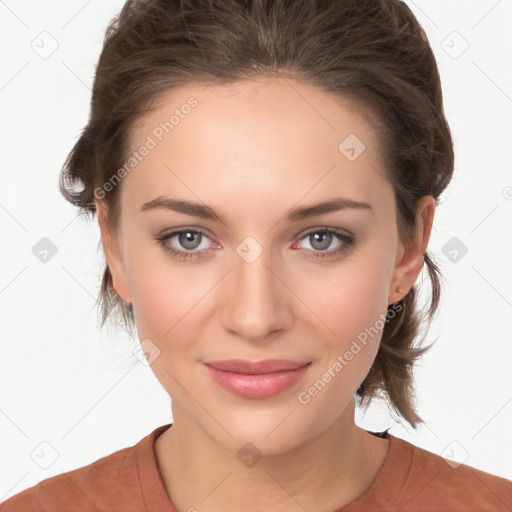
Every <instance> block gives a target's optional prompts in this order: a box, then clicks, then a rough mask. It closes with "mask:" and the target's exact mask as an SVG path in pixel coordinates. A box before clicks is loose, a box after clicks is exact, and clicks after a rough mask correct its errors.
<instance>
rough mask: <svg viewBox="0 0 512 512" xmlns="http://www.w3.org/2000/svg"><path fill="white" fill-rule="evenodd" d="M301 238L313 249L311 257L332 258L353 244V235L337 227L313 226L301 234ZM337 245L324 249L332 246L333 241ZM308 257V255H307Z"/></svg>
mask: <svg viewBox="0 0 512 512" xmlns="http://www.w3.org/2000/svg"><path fill="white" fill-rule="evenodd" d="M301 240H306V241H307V242H308V243H309V244H310V246H311V247H312V250H313V256H312V257H313V258H316V259H318V258H322V259H326V258H333V257H336V256H339V255H340V254H341V253H343V252H345V251H346V250H347V249H348V248H349V247H350V246H351V245H353V244H354V241H355V239H354V237H353V236H352V235H350V234H349V233H347V232H346V231H343V230H341V229H338V228H315V229H313V230H310V231H308V232H307V233H306V234H305V235H303V237H302V239H301ZM336 241H338V245H337V246H335V248H334V249H331V250H326V249H328V248H329V247H332V245H333V242H334V243H336ZM308 257H310V256H308Z"/></svg>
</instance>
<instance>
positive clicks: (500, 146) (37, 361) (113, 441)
mask: <svg viewBox="0 0 512 512" xmlns="http://www.w3.org/2000/svg"><path fill="white" fill-rule="evenodd" d="M123 3H124V2H123V1H122V0H115V1H114V0H109V1H108V2H106V1H104V0H103V1H100V0H89V1H84V0H68V1H66V2H63V1H61V2H57V1H45V2H42V1H37V2H36V1H35V0H30V1H28V0H26V1H21V0H6V1H2V2H0V40H1V48H2V50H1V52H2V53H1V55H2V61H1V69H0V108H1V117H0V135H1V141H2V146H1V148H2V150H1V164H0V173H1V182H0V183H1V186H0V229H1V233H2V246H1V249H2V250H1V251H0V264H1V265H0V315H1V338H0V339H1V354H2V356H1V357H0V501H3V500H4V499H6V498H7V497H9V496H11V495H13V494H16V493H18V492H20V491H21V490H23V489H25V488H27V487H30V486H32V485H34V484H35V483H37V482H39V481H41V480H43V479H45V478H48V477H50V476H52V475H54V474H58V473H60V472H63V471H67V470H70V469H74V468H77V467H81V466H84V465H86V464H89V463H90V462H93V461H95V460H97V459H98V458H100V457H102V456H104V455H107V454H110V453H112V452H113V451H116V450H119V449H121V448H124V447H126V446H131V445H133V444H135V443H136V442H138V441H139V440H140V439H141V438H142V437H143V436H145V435H147V434H148V433H149V432H150V431H151V430H153V429H154V428H156V427H157V426H159V425H162V424H164V423H169V422H171V421H172V417H171V413H170V400H169V398H168V396H167V394H166V392H165V391H164V390H163V389H162V388H161V386H160V384H159V383H158V381H157V380H156V378H155V377H154V376H153V374H152V372H151V370H150V369H149V368H148V367H146V366H143V365H142V364H140V363H138V361H137V360H136V359H135V357H134V356H133V355H132V350H133V345H132V344H131V343H130V342H129V340H128V337H127V335H125V334H124V333H123V331H122V330H120V331H119V332H118V333H117V334H115V333H112V332H108V331H106V330H105V331H103V332H99V330H98V323H97V317H96V309H95V298H96V296H97V292H98V288H99V283H100V276H101V271H102V269H103V259H102V258H103V256H102V254H101V250H100V246H99V245H98V243H99V230H98V228H97V225H96V221H87V220H85V219H80V218H77V212H76V211H75V210H74V209H73V207H72V206H71V205H69V204H68V203H67V202H66V201H65V200H64V199H63V197H61V195H60V193H59V191H58V175H59V171H60V169H61V167H62V165H63V163H64V160H65V157H66V156H67V154H68V152H69V151H70V150H71V148H72V146H73V144H74V142H75V141H76V139H77V137H78V135H79V133H80V130H81V129H82V127H83V126H84V125H85V124H86V121H87V118H88V113H89V101H90V95H91V90H90V89H91V88H92V77H93V75H94V70H95V65H96V62H97V59H98V57H99V54H100V51H101V45H102V41H103V35H104V31H105V28H106V27H107V24H108V22H109V20H110V19H111V18H112V16H113V15H114V14H116V13H117V12H118V11H119V10H120V8H121V6H122V5H123ZM408 5H410V7H411V8H412V10H413V12H414V13H415V14H416V16H417V17H418V20H419V21H420V23H421V24H422V25H423V27H424V28H425V30H426V32H427V35H428V37H429V40H430V42H431V45H432V47H433V50H434V52H435V54H436V57H437V60H438V65H439V69H440V73H441V78H442V84H443V90H444V99H445V108H446V115H447V118H448V122H449V124H450V127H451V130H452V132H453V137H454V141H455V153H456V159H455V167H456V168H455V174H454V178H453V181H452V183H451V184H450V186H449V188H448V190H447V191H446V193H445V194H444V196H443V198H442V204H441V205H440V206H439V207H438V209H437V211H436V216H435V223H434V230H433V233H432V237H431V242H430V246H429V248H430V250H431V251H432V252H433V254H434V255H435V256H436V257H437V259H438V260H439V261H440V262H441V270H442V272H443V274H444V276H445V282H444V284H445V286H444V289H443V299H442V303H441V306H440V313H439V314H438V317H437V320H436V322H435V324H433V326H432V328H431V331H430V332H429V335H428V337H427V339H426V341H427V342H430V341H433V340H434V339H435V338H436V337H437V342H436V344H435V345H434V348H433V349H431V351H430V352H429V353H428V354H427V355H426V356H425V357H424V359H423V362H422V364H421V366H420V367H419V368H418V371H417V378H416V382H417V389H418V410H419V413H420V415H421V416H422V417H423V418H424V419H425V420H426V425H424V426H422V427H420V428H419V429H418V430H416V431H415V430H413V429H412V428H409V429H405V428H404V427H402V426H401V425H396V426H393V425H394V421H393V420H392V419H390V417H389V415H388V414H387V413H386V412H385V410H384V409H382V408H381V407H374V408H372V409H371V410H370V411H369V412H368V413H367V414H366V415H365V416H364V418H362V417H361V414H359V417H358V422H359V423H360V424H361V425H362V426H364V427H366V428H369V429H374V430H382V429H384V428H387V427H390V426H391V427H392V428H391V429H390V432H391V433H392V434H394V435H396V436H398V437H402V438H404V439H406V440H408V441H410V442H412V443H413V444H416V445H418V446H421V447H423V448H426V449H428V450H430V451H433V452H435V453H440V454H446V455H447V456H448V457H449V456H452V457H453V458H454V459H455V460H465V463H466V464H469V465H471V466H473V467H476V468H479V469H483V470H485V471H488V472H491V473H494V474H497V475H500V476H504V477H507V478H509V479H510V478H512V466H511V464H510V460H511V456H512V439H511V436H510V427H511V424H512V403H511V402H512V372H511V371H510V367H511V362H512V361H511V359H512V357H511V353H512V343H511V342H512V340H511V334H510V333H511V330H512V266H511V261H512V258H511V256H512V236H511V235H512V229H511V226H512V172H511V162H512V154H511V152H512V150H511V148H512V127H511V125H512V123H511V119H512V118H511V114H512V70H511V66H510V55H512V35H511V31H510V21H511V19H512V2H511V1H510V0H501V1H496V0H485V1H484V0H481V1H479V2H467V1H462V0H461V1H446V0H442V1H440V0H439V1H426V0H416V1H415V2H414V3H413V2H412V1H409V2H408ZM43 31H46V32H48V33H49V34H51V37H53V38H54V39H55V40H56V41H57V43H58V48H57V50H56V51H55V52H54V53H53V54H52V55H51V56H50V57H48V58H47V59H43V58H41V57H40V56H39V55H38V54H37V53H36V52H35V51H34V50H33V49H32V46H34V45H35V44H37V43H38V41H40V39H38V38H40V37H46V38H47V39H46V44H51V42H50V40H49V39H48V37H49V36H48V35H45V36H40V34H41V32H43ZM453 31H456V32H457V33H458V34H453ZM462 38H464V39H465V40H466V41H467V42H468V44H469V47H468V49H467V50H466V51H464V53H462V54H460V55H458V54H459V53H460V52H461V51H462V50H463V49H464V46H463V45H464V41H463V39H462ZM47 48H48V46H47ZM454 57H457V58H454ZM42 237H48V238H49V239H50V240H51V241H52V242H53V243H54V244H55V245H56V247H57V249H58V252H57V254H56V255H55V256H54V257H53V258H51V259H50V260H49V261H48V262H47V263H42V262H41V261H40V260H39V259H38V258H36V257H35V255H34V254H33V253H32V247H33V246H34V245H35V244H36V243H37V242H38V241H39V240H40V239H41V238H42ZM453 237H457V238H458V239H459V240H460V241H461V242H462V243H463V244H464V245H465V246H467V248H468V252H467V254H465V255H464V256H463V257H462V258H460V259H459V260H458V261H457V262H456V263H454V262H452V261H450V260H449V259H448V258H447V257H446V256H445V254H444V253H443V247H444V246H445V244H446V243H447V242H448V241H449V240H450V239H452V238H453ZM454 441H455V443H454ZM41 442H46V443H50V445H51V446H52V447H53V448H54V449H55V450H56V452H57V453H58V457H57V459H56V460H55V462H54V463H53V464H51V465H50V466H49V467H48V468H47V469H43V468H41V467H40V466H39V465H38V464H37V463H36V462H35V460H34V459H36V460H37V457H34V459H33V458H32V457H31V454H33V452H34V450H35V451H36V453H40V451H41V448H43V451H45V453H46V457H47V460H50V459H49V458H51V454H52V448H50V447H49V446H48V445H46V444H43V445H42V446H40V443H41Z"/></svg>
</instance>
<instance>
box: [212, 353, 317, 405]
mask: <svg viewBox="0 0 512 512" xmlns="http://www.w3.org/2000/svg"><path fill="white" fill-rule="evenodd" d="M203 364H204V365H205V367H206V369H207V371H208V373H209V374H210V376H211V377H212V379H213V380H214V381H215V382H217V384H219V385H220V386H222V387H223V388H224V389H227V390H228V391H230V392H231V393H233V394H235V395H238V396H241V397H244V398H253V399H263V398H270V397H272V396H275V395H278V394H279V393H281V392H283V391H284V390H286V389H288V388H290V387H291V386H293V385H294V384H295V383H297V382H298V381H299V380H300V379H302V377H303V376H304V374H305V373H306V372H307V371H308V368H309V367H310V365H311V363H310V362H306V361H289V360H283V359H266V360H263V361H247V360H243V359H229V360H225V361H208V362H206V361H203Z"/></svg>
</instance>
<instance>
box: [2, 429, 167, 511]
mask: <svg viewBox="0 0 512 512" xmlns="http://www.w3.org/2000/svg"><path fill="white" fill-rule="evenodd" d="M156 430H159V429H156ZM155 432H156V431H153V432H151V433H150V434H148V435H147V436H146V437H144V438H143V439H141V440H140V441H139V442H138V443H137V444H135V445H133V446H130V447H127V448H123V449H121V450H118V451H116V452H113V453H111V454H110V455H106V456H105V457H102V458H100V459H98V460H96V461H95V462H92V463H91V464H88V465H86V466H83V467H80V468H77V469H74V470H71V471H66V472H63V473H60V474H57V475H54V476H52V477H50V478H47V479H45V480H42V481H41V482H39V483H38V484H36V485H34V486H32V487H30V488H28V489H25V490H23V491H21V492H20V493H18V494H15V495H14V496H11V497H10V498H9V499H7V500H6V501H4V502H3V503H0V512H19V511H23V512H36V511H37V512H54V511H55V512H57V511H62V510H66V512H75V511H76V512H78V511H80V512H89V511H91V512H92V511H95V512H97V511H98V510H109V511H114V510H115V511H116V512H117V511H119V512H122V511H123V512H124V511H127V510H132V511H133V510H134V509H135V510H137V509H141V510H144V504H143V497H142V492H141V486H140V481H139V470H138V467H137V466H138V451H140V449H141V448H143V447H147V446H151V444H149V442H150V441H151V440H152V438H153V437H154V435H155ZM125 507H126V508H125Z"/></svg>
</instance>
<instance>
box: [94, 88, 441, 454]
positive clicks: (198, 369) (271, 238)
mask: <svg viewBox="0 0 512 512" xmlns="http://www.w3.org/2000/svg"><path fill="white" fill-rule="evenodd" d="M292 86H293V87H292ZM191 98H193V99H191ZM187 105H189V106H187ZM173 113H175V114H176V115H175V117H174V118H173V120H172V121H171V122H172V123H173V124H172V126H171V125H170V124H169V118H170V116H171V115H172V114H173ZM166 122H167V123H168V124H167V125H165V123H166ZM163 127H165V128H163ZM142 146H145V147H146V148H149V149H148V150H146V151H145V150H140V148H141V147H142ZM132 147H133V150H134V151H138V152H139V156H140V161H138V163H137V164H136V166H134V167H133V168H132V169H131V170H130V172H128V173H127V174H126V176H125V177H124V178H123V180H122V182H121V184H120V185H118V186H120V187H121V191H120V192H121V193H120V206H121V210H120V211H121V214H120V224H119V229H118V232H117V236H115V237H111V236H110V235H109V234H108V233H107V232H106V230H105V227H104V221H102V215H101V214H100V227H101V228H102V237H103V245H104V250H105V254H106V257H107V261H108V264H109V267H110V270H111V272H112V276H113V283H114V288H115V289H116V291H117V293H118V294H119V295H120V296H121V297H122V298H123V299H124V300H125V301H128V302H132V304H133V309H134V315H135V321H136V327H137V331H138V335H139V338H140V340H141V341H143V343H144V344H145V346H144V345H143V346H144V351H145V352H148V353H149V354H150V356H149V357H150V358H151V359H153V360H151V359H150V362H151V368H152V370H153V371H154V373H155V375H156V377H157V378H158V380H159V381H160V382H161V384H162V386H163V387H164V388H165V389H166V391H167V392H168V393H169V395H170V396H171V398H172V408H173V418H174V421H179V418H186V419H187V420H188V421H192V422H193V423H194V424H195V425H196V426H198V427H199V428H201V429H202V430H203V431H204V432H206V433H207V434H208V435H209V436H211V438H213V439H215V440H216V441H218V442H219V443H220V444H221V445H223V446H225V447H227V448H229V449H232V450H238V449H239V448H240V447H241V446H242V445H243V444H245V443H246V442H248V441H251V442H252V443H254V444H255V445H256V446H257V447H258V448H259V450H260V451H261V452H263V453H278V452H282V451H284V450H287V449H290V448H291V447H293V446H297V445H299V444H300V443H302V442H304V441H306V440H307V439H310V438H312V437H313V436H316V435H318V434H320V433H321V432H322V431H324V430H325V429H327V428H329V427H330V426H332V425H333V424H335V422H336V421H339V420H340V418H342V417H343V413H344V411H347V409H348V408H349V407H351V406H353V399H354V393H355V392H356V390H357V388H358V387H359V385H360V384H361V382H362V381H363V379H364V377H365V376H366V374H367V373H368V371H369V369H370V367H371V365H372V362H373V360H374V358H375V355H376V353H377V349H378V346H379V342H380V339H381V335H382V330H383V327H384V322H383V320H385V315H386V311H387V308H388V305H389V304H391V303H394V302H395V301H398V300H399V299H401V298H402V297H403V296H404V295H405V294H406V293H407V291H408V290H409V288H410V287H411V286H412V285H413V284H414V281H415V279H416V277H417V275H418V273H419V271H420V269H421V265H422V262H423V259H422V252H421V251H422V250H423V249H424V246H423V247H420V249H419V251H416V252H415V251H414V250H412V249H411V250H409V249H407V250H405V248H404V246H403V245H402V244H401V243H400V241H399V239H398V233H397V225H396V211H395V201H394V195H393V189H392V187H391V185H390V184H389V182H388V181H387V180H386V179H385V177H384V169H383V167H382V164H381V162H380V158H379V147H378V141H377V138H376V135H375V133H374V125H372V123H371V121H370V120H369V119H367V118H365V117H363V116H362V115H361V113H360V112H359V111H358V109H357V108H356V107H354V106H351V105H350V104H349V103H348V101H342V100H340V99H336V98H334V97H333V96H331V95H329V94H328V93H325V92H322V91H321V90H319V89H317V88H315V87H312V86H306V85H302V84H299V83H297V82H293V81H288V80H284V79H276V80H266V81H263V80H259V81H257V82H249V81H244V82H239V83H237V84H236V85H231V86H214V85H209V86H208V87H206V86H205V84H196V85H189V86H186V87H182V88H180V89H176V90H173V91H170V92H169V93H168V94H166V95H165V97H163V98H162V100H161V101H160V103H159V105H158V107H157V109H156V110H155V111H154V112H153V113H152V114H151V115H149V116H147V117H145V118H144V119H142V120H141V121H140V122H139V124H138V125H137V127H136V130H134V132H133V137H132ZM143 154H144V155H143ZM429 197H430V196H429ZM171 200H174V201H181V202H182V203H177V202H175V203H173V202H171ZM335 200H338V201H342V200H345V208H341V209H339V208H338V209H332V208H331V209H330V210H329V209H327V208H325V209H324V210H323V211H322V210H321V209H318V210H317V211H316V212H312V211H311V210H309V213H310V214H311V213H314V215H305V214H306V213H308V208H309V207H311V206H313V205H316V204H318V203H325V202H330V201H335ZM432 201H433V199H432V198H431V201H430V202H428V204H429V205H430V206H432ZM184 202H191V203H195V204H197V205H198V206H199V207H200V209H199V210H197V209H196V210H194V209H193V208H191V207H190V206H186V205H185V203H184ZM351 202H352V203H353V204H352V206H351ZM356 203H358V204H359V203H360V205H359V207H355V206H353V205H354V204H356ZM180 205H181V206H180ZM331 206H332V205H331ZM338 206H339V205H338ZM303 209H305V210H303ZM295 210H301V211H302V212H303V213H302V214H299V213H297V212H295V213H294V214H290V212H293V211H295ZM328 210H329V211H328ZM431 211H432V210H431ZM212 212H213V213H214V214H212ZM201 213H202V214H204V215H202V214H201ZM207 213H209V214H210V215H206V214H207ZM426 237H427V239H428V234H427V235H426ZM397 286H401V287H402V290H403V292H402V293H401V294H397V293H396V291H395V290H396V287H397ZM350 354H351V355H350ZM233 359H245V360H249V361H261V360H268V359H279V360H291V361H294V362H299V363H301V364H302V365H304V367H303V369H302V370H300V371H294V372H282V373H281V374H279V375H274V376H273V377H271V378H268V379H267V380H266V381H265V382H263V380H264V379H265V377H261V376H259V377H254V376H253V377H246V378H245V380H244V378H243V377H241V378H240V379H239V380H237V381H236V382H234V383H233V382H231V381H229V379H228V384H229V382H231V386H232V388H233V389H227V388H226V387H224V386H223V385H221V384H219V381H218V380H216V378H215V376H220V377H222V376H224V377H226V373H227V372H222V371H212V370H211V368H210V367H208V366H207V365H206V364H205V362H212V361H220V360H233ZM231 376H233V373H231ZM228 377H229V375H228ZM251 379H252V380H251ZM252 381H257V383H256V384H254V386H253V384H251V382H252ZM240 389H244V390H245V392H241V391H239V392H237V390H240ZM240 393H242V394H240ZM258 393H260V395H258Z"/></svg>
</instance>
